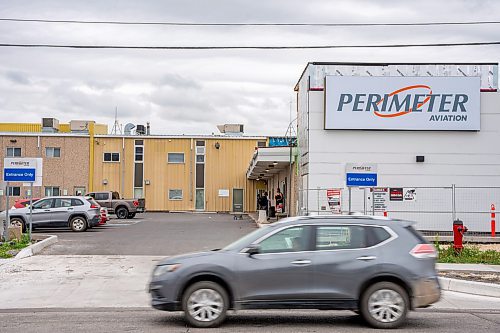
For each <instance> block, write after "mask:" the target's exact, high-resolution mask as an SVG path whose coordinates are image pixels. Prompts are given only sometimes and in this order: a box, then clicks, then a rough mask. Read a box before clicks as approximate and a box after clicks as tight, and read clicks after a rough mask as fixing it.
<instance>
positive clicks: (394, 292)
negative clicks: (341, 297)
mask: <svg viewBox="0 0 500 333" xmlns="http://www.w3.org/2000/svg"><path fill="white" fill-rule="evenodd" d="M409 306H410V301H409V297H408V294H407V292H406V291H405V290H404V289H403V288H402V287H401V286H399V285H397V284H395V283H392V282H378V283H375V284H374V285H372V286H371V287H369V288H368V289H367V290H366V291H365V293H364V294H363V296H362V297H361V304H360V309H361V315H362V316H363V318H364V319H365V320H366V322H367V323H368V324H369V325H370V326H373V327H375V328H384V329H389V328H396V327H398V326H400V325H401V324H403V322H404V321H405V319H406V315H407V313H408V308H409Z"/></svg>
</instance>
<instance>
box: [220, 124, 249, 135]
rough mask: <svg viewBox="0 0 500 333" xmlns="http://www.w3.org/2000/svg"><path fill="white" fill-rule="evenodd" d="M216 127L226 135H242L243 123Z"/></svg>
mask: <svg viewBox="0 0 500 333" xmlns="http://www.w3.org/2000/svg"><path fill="white" fill-rule="evenodd" d="M217 128H218V129H219V131H220V132H221V133H224V134H226V135H243V125H242V124H224V125H217Z"/></svg>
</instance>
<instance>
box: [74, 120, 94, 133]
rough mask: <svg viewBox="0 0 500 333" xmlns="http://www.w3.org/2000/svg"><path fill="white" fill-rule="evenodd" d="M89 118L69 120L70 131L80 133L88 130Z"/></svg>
mask: <svg viewBox="0 0 500 333" xmlns="http://www.w3.org/2000/svg"><path fill="white" fill-rule="evenodd" d="M90 122H92V121H90V120H71V121H70V122H69V127H70V130H71V132H75V133H82V132H88V131H89V123H90Z"/></svg>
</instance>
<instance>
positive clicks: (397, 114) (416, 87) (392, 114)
mask: <svg viewBox="0 0 500 333" xmlns="http://www.w3.org/2000/svg"><path fill="white" fill-rule="evenodd" d="M419 88H423V89H429V94H428V95H431V94H432V89H431V87H429V86H426V85H423V84H416V85H414V86H408V87H404V88H401V89H398V90H396V91H393V92H391V93H390V94H389V96H388V97H391V96H394V95H397V94H399V93H400V92H403V91H407V90H411V89H419ZM429 99H431V98H430V97H429V96H428V97H427V98H426V99H424V101H423V102H422V103H420V104H418V105H417V108H420V107H422V106H423V105H424V104H425V103H427V102H428V101H429ZM383 101H384V99H383V98H382V99H381V100H380V101H379V102H378V103H377V105H379V104H380V103H382V102H383ZM411 111H412V109H411V108H410V109H409V110H405V111H401V112H396V113H390V114H383V113H379V112H377V111H374V113H375V115H377V116H379V117H382V118H393V117H399V116H403V115H405V114H409V113H410V112H411Z"/></svg>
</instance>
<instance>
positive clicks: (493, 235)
mask: <svg viewBox="0 0 500 333" xmlns="http://www.w3.org/2000/svg"><path fill="white" fill-rule="evenodd" d="M495 210H496V207H495V204H491V237H495V234H496V230H495V227H496V226H495Z"/></svg>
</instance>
